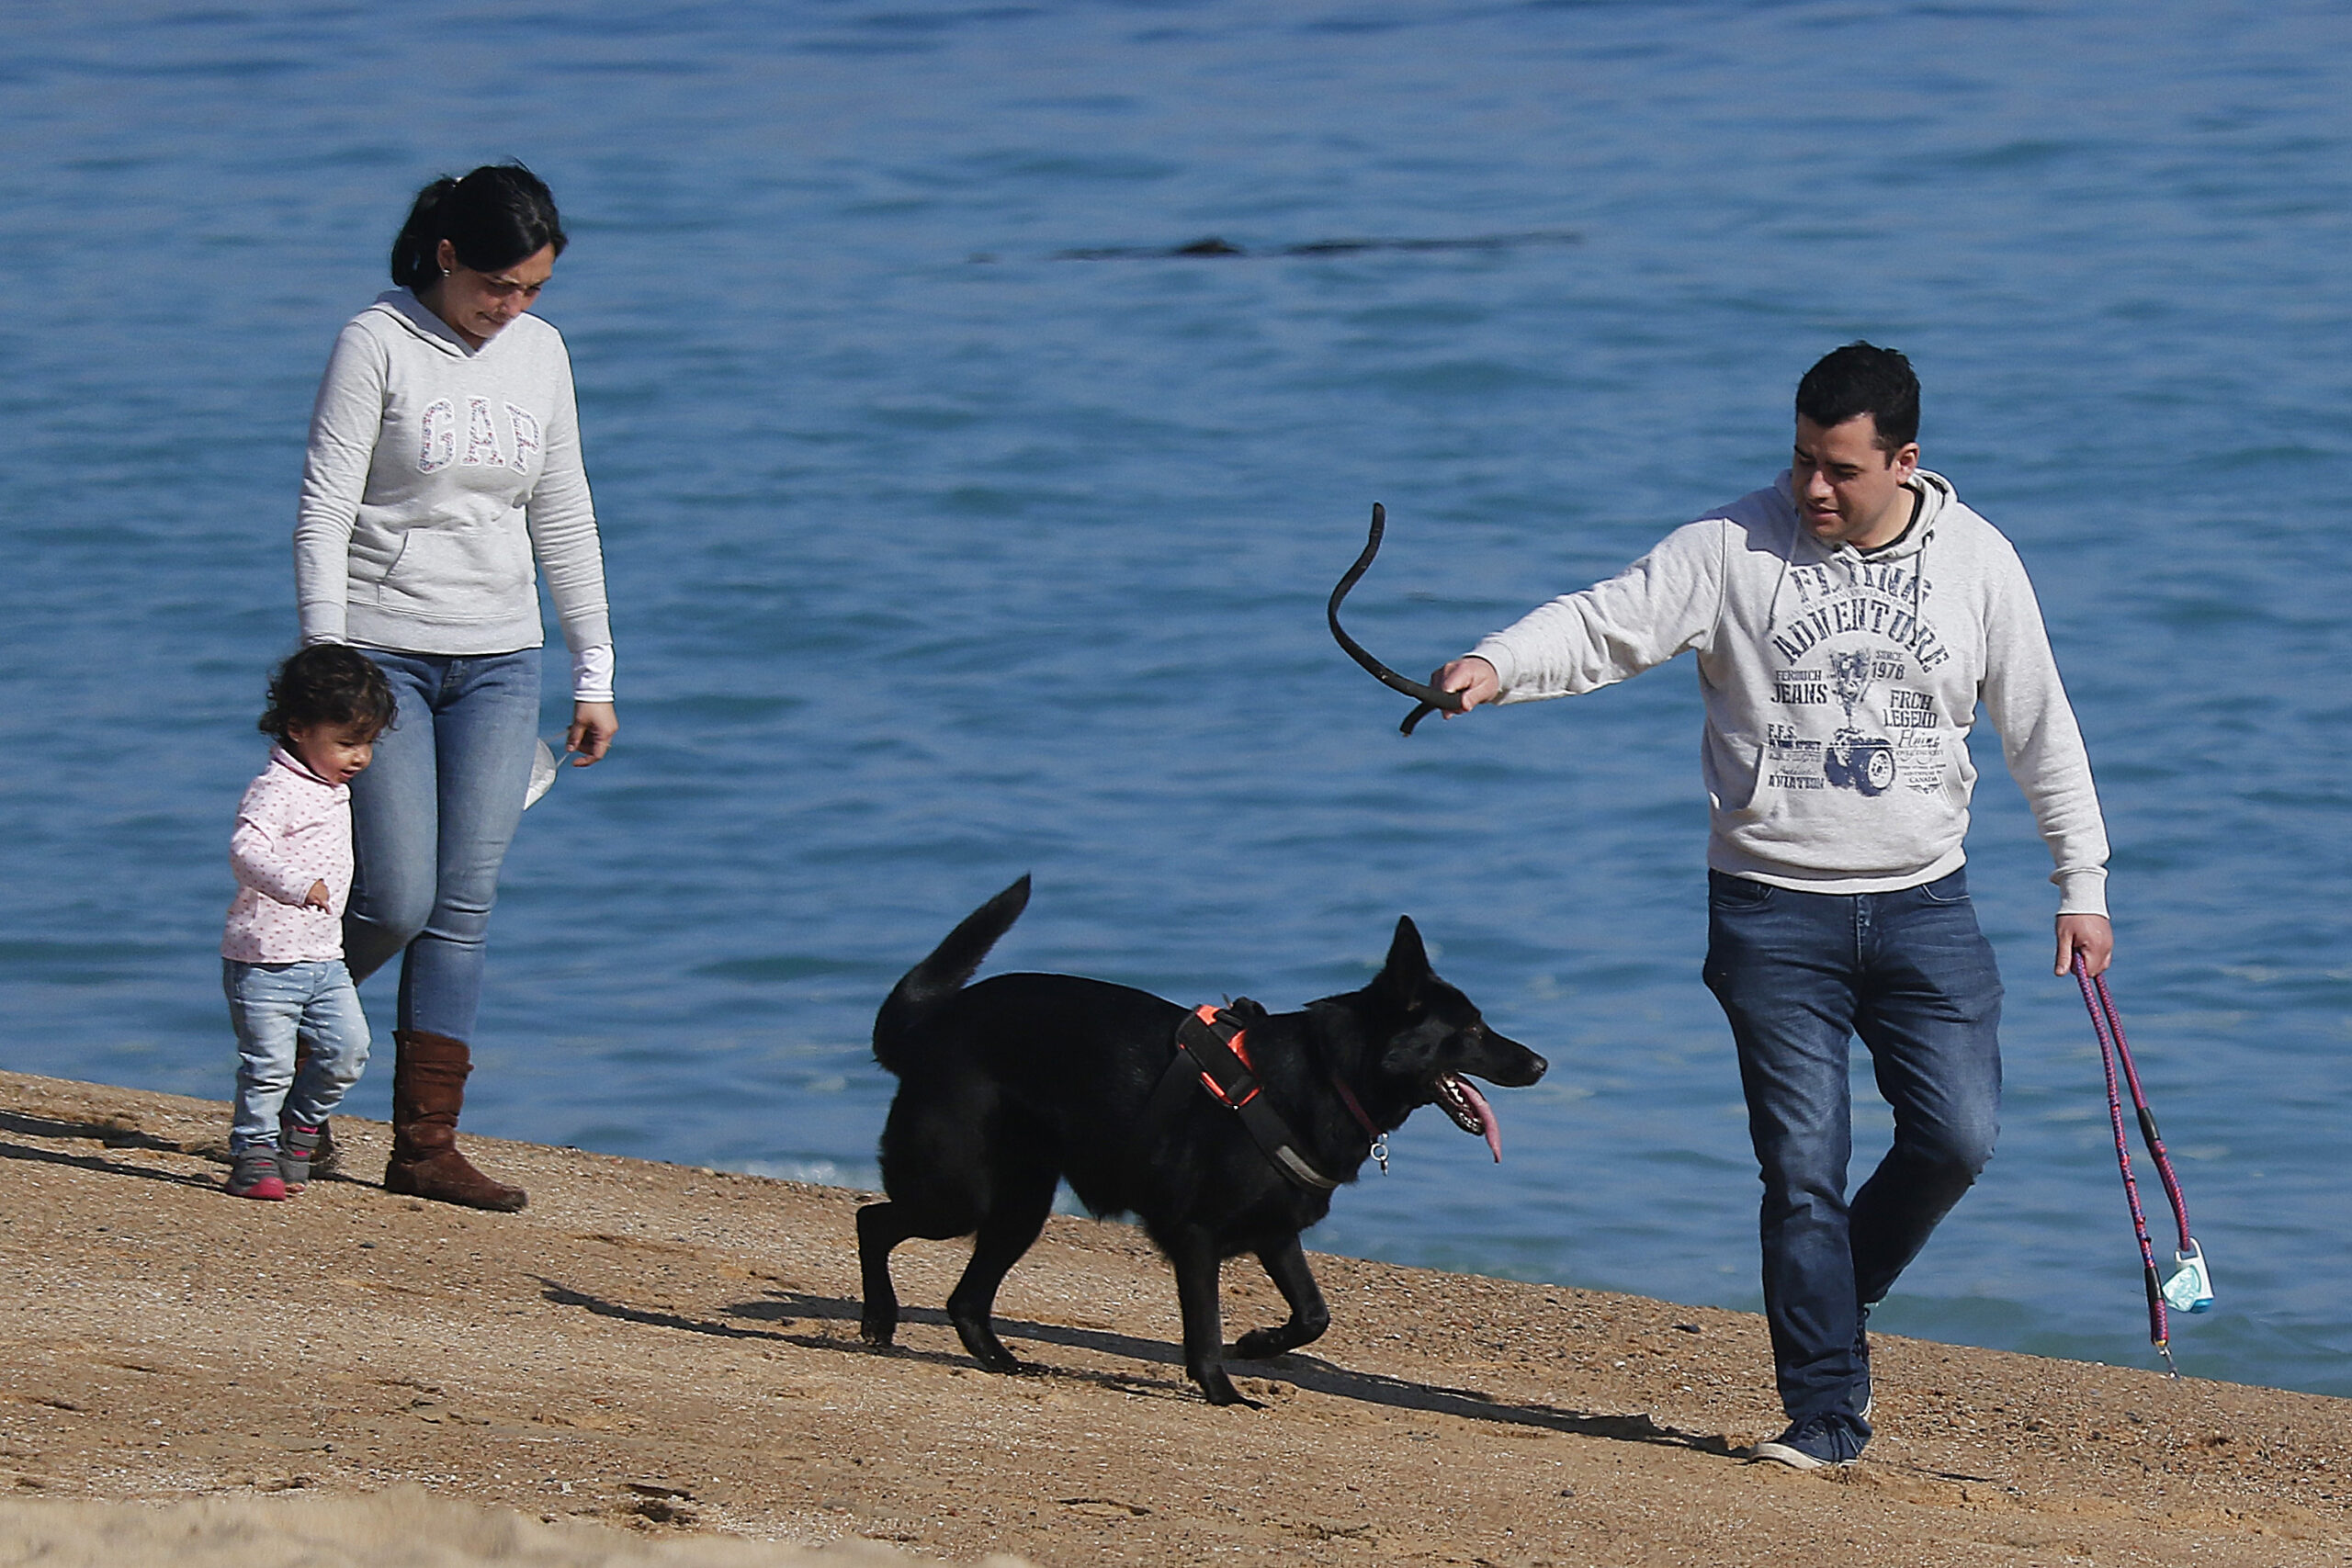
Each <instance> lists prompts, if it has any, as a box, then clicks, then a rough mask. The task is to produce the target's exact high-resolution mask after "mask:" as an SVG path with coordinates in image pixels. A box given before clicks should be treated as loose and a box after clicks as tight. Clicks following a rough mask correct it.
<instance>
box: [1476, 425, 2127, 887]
mask: <svg viewBox="0 0 2352 1568" xmlns="http://www.w3.org/2000/svg"><path fill="white" fill-rule="evenodd" d="M1912 488H1913V489H1914V490H1915V491H1917V493H1918V495H1919V497H1920V505H1919V508H1918V513H1917V516H1916V517H1915V519H1914V520H1913V522H1912V525H1911V526H1910V527H1909V528H1908V529H1907V530H1906V531H1905V534H1904V536H1902V537H1901V538H1899V539H1897V540H1895V541H1894V543H1892V544H1890V545H1886V546H1883V547H1880V548H1878V549H1875V550H1866V551H1865V550H1857V549H1855V548H1854V547H1852V546H1850V545H1835V546H1832V545H1827V544H1825V543H1823V542H1822V541H1821V540H1819V539H1817V538H1816V537H1815V536H1813V535H1812V534H1811V533H1810V532H1808V531H1807V530H1806V529H1804V526H1803V525H1801V524H1800V522H1799V520H1798V517H1797V513H1796V509H1795V507H1794V505H1793V504H1792V502H1791V500H1790V497H1789V489H1788V476H1787V475H1786V474H1782V475H1781V479H1780V481H1779V482H1778V483H1777V484H1775V485H1774V486H1773V487H1772V488H1770V489H1769V490H1759V491H1756V492H1754V493H1753V494H1750V495H1746V496H1743V497H1741V498H1740V499H1739V500H1738V501H1736V502H1733V503H1732V504H1731V505H1730V506H1727V507H1725V508H1724V509H1723V510H1722V511H1720V512H1718V513H1713V514H1711V515H1709V516H1707V517H1703V518H1702V519H1700V520H1699V521H1698V522H1695V523H1691V524H1689V525H1686V526H1684V527H1681V528H1679V529H1677V530H1675V532H1673V533H1672V534H1670V535H1668V536H1667V537H1666V538H1665V539H1664V540H1663V541H1662V542H1660V544H1659V545H1658V547H1657V548H1656V549H1654V550H1652V551H1651V552H1650V553H1649V554H1648V555H1646V556H1645V557H1643V558H1641V559H1640V560H1638V561H1636V562H1634V564H1633V565H1632V566H1631V567H1628V568H1627V569H1626V570H1624V571H1623V572H1622V573H1620V574H1619V575H1617V576H1616V577H1613V578H1611V579H1610V580H1609V581H1606V582H1602V583H1600V584H1597V585H1595V586H1594V587H1591V588H1589V589H1586V590H1585V591H1584V592H1580V593H1571V594H1568V595H1566V596H1565V597H1563V598H1559V599H1555V600H1554V601H1552V602H1551V603H1550V604H1545V605H1543V606H1541V607H1540V608H1538V609H1536V610H1534V611H1532V612H1531V613H1530V614H1529V615H1526V616H1524V617H1522V618H1521V620H1520V621H1519V622H1518V623H1517V624H1516V625H1514V626H1510V628H1509V629H1507V630H1504V631H1500V632H1497V633H1495V634H1494V635H1492V636H1490V637H1487V638H1486V639H1485V640H1484V641H1482V642H1481V643H1479V644H1478V646H1477V647H1476V649H1473V650H1472V651H1473V652H1475V653H1476V655H1477V656H1478V657H1479V658H1481V659H1484V660H1487V662H1489V663H1491V664H1492V665H1493V666H1494V667H1495V672H1496V674H1497V675H1498V677H1499V678H1500V680H1501V683H1502V695H1501V697H1500V699H1499V700H1501V701H1503V702H1507V703H1510V702H1531V701H1535V700H1538V699H1541V698H1545V697H1562V696H1572V695H1576V694H1580V693H1584V692H1589V691H1593V690H1595V689H1597V688H1599V687H1601V686H1606V685H1611V684H1612V683H1614V682H1618V681H1622V680H1624V679H1625V678H1626V677H1627V676H1630V675H1636V674H1639V673H1640V672H1641V671H1645V670H1647V669H1649V668H1651V667H1652V666H1654V665H1657V664H1662V663H1664V662H1665V661H1666V660H1669V659H1671V658H1673V657H1674V656H1675V655H1676V654H1678V653H1680V652H1682V651H1683V650H1684V649H1690V650H1691V651H1693V652H1695V653H1696V654H1697V655H1698V662H1699V686H1700V691H1701V693H1702V695H1703V697H1704V699H1705V704H1706V715H1707V722H1706V737H1705V742H1704V771H1705V776H1706V784H1707V798H1708V802H1709V806H1710V820H1711V824H1712V831H1711V833H1710V835H1709V840H1708V846H1707V863H1708V864H1709V865H1710V866H1712V867H1713V868H1714V869H1715V870H1717V871H1720V872H1724V873H1726V874H1730V875H1733V876H1744V877H1749V878H1752V879H1754V880H1755V881H1758V882H1764V883H1770V884H1771V885H1772V886H1779V887H1792V888H1797V889H1800V890H1803V891H1807V892H1815V893H1875V892H1891V891H1894V890H1895V889H1898V888H1905V887H1912V886H1917V885H1918V884H1920V883H1923V882H1928V881H1932V880H1934V879H1935V878H1937V877H1939V876H1942V875H1944V874H1947V873H1949V872H1951V871H1952V870H1954V869H1955V868H1956V867H1958V866H1959V865H1960V864H1961V863H1962V861H1963V860H1964V859H1965V858H1966V857H1965V854H1964V853H1963V851H1962V839H1963V838H1964V837H1965V836H1966V834H1967V831H1968V806H1969V799H1970V796H1971V794H1972V792H1973V789H1974V787H1975V784H1976V770H1975V768H1974V767H1973V765H1972V764H1971V762H1970V761H1969V754H1968V744H1967V740H1968V732H1969V729H1970V728H1971V727H1972V726H1973V723H1974V722H1975V715H1976V705H1977V704H1978V703H1979V702H1982V703H1983V704H1984V705H1985V711H1986V713H1987V714H1988V715H1989V716H1991V718H1992V720H1993V724H1994V727H1995V728H1996V729H1997V730H1998V731H1999V732H2000V735H2001V738H2002V745H2003V752H2004V755H2005V756H2006V757H2007V761H2008V767H2009V772H2010V773H2011V774H2012V775H2013V776H2015V778H2016V779H2017V781H2018V785H2019V787H2020V788H2021V789H2022V790H2023V791H2024V793H2025V797H2026V799H2027V801H2028V802H2029V803H2030V805H2031V807H2032V808H2033V814H2034V819H2035V821H2036V822H2037V823H2038V824H2039V825H2040V827H2041V836H2042V839H2043V840H2044V841H2045V842H2047V843H2048V845H2049V846H2050V852H2051V856H2052V859H2053V860H2054V861H2055V862H2056V863H2057V870H2056V872H2055V873H2054V874H2052V877H2051V880H2052V882H2054V883H2056V884H2057V885H2058V887H2059V913H2061V914H2089V915H2098V914H2105V913H2106V912H2107V895H2106V886H2107V849H2108V846H2107V829H2106V827H2105V825H2104V824H2103V823H2102V822H2101V820H2100V818H2099V809H2098V795H2097V793H2096V791H2095V790H2094V789H2093V787H2092V784H2091V770H2090V761H2089V758H2088V757H2087V756H2086V754H2085V752H2084V750H2083V740H2082V735H2081V732H2080V731H2079V730H2078V729H2077V728H2075V715H2074V710H2073V709H2072V708H2071V707H2069V706H2068V705H2067V702H2066V693H2065V689H2064V686H2062V685H2061V684H2060V682H2059V679H2058V665H2057V661H2056V660H2054V659H2053V658H2052V655H2051V651H2050V639H2049V637H2048V634H2047V633H2046V632H2045V631H2044V630H2043V628H2042V624H2041V606H2040V605H2039V604H2037V603H2036V601H2035V599H2034V594H2033V585H2032V584H2031V583H2030V581H2027V578H2026V574H2025V567H2024V565H2023V563H2021V562H2020V561H2019V560H2018V555H2017V551H2016V550H2015V549H2014V548H2013V547H2011V546H2010V544H2009V542H2008V540H2007V539H2006V538H2004V537H2002V536H2001V535H2000V533H1999V532H1998V531H1997V530H1996V529H1995V528H1994V527H1993V525H1991V524H1989V523H1987V522H1985V519H1984V518H1982V517H1979V516H1978V515H1977V514H1976V513H1974V512H1972V511H1971V510H1969V509H1968V508H1967V507H1966V506H1964V505H1962V503H1961V502H1960V499H1959V497H1958V496H1957V495H1956V494H1955V493H1954V492H1953V491H1952V487H1951V483H1950V482H1949V481H1947V480H1946V479H1943V478H1942V477H1941V476H1940V475H1937V474H1932V473H1928V472H1927V471H1926V470H1924V469H1923V470H1921V471H1920V472H1919V474H1918V475H1917V478H1916V479H1914V481H1913V485H1912Z"/></svg>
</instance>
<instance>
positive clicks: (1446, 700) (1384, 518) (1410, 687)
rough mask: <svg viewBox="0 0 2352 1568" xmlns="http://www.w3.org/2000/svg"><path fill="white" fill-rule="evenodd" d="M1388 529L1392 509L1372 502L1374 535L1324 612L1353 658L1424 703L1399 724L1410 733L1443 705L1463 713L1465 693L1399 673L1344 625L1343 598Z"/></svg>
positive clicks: (1401, 731)
mask: <svg viewBox="0 0 2352 1568" xmlns="http://www.w3.org/2000/svg"><path fill="white" fill-rule="evenodd" d="M1387 531H1388V509H1387V508H1386V507H1385V506H1383V505H1381V504H1380V502H1376V501H1375V502H1373V503H1372V535H1371V536H1370V537H1369V538H1367V539H1365V540H1364V542H1363V554H1362V555H1360V556H1358V557H1356V564H1355V565H1353V566H1351V567H1350V568H1348V570H1347V573H1346V575H1345V576H1343V577H1341V578H1340V585H1339V586H1338V587H1337V588H1334V589H1332V590H1331V602H1330V604H1328V605H1326V606H1325V607H1324V612H1323V613H1324V617H1325V619H1327V620H1329V622H1330V623H1331V635H1332V636H1333V637H1337V638H1338V639H1339V643H1340V647H1341V648H1343V649H1346V650H1347V654H1348V657H1349V658H1351V659H1352V660H1355V661H1356V662H1357V663H1358V664H1361V665H1363V667H1364V670H1365V671H1367V672H1368V673H1369V674H1370V675H1371V676H1372V678H1373V679H1374V680H1375V681H1378V682H1380V683H1381V684H1382V685H1384V686H1386V687H1387V688H1388V689H1389V690H1391V691H1394V692H1402V693H1404V694H1405V695H1407V696H1408V697H1411V698H1412V699H1414V700H1415V701H1416V702H1418V703H1419V704H1420V706H1419V707H1417V708H1415V709H1414V710H1413V711H1412V712H1411V713H1410V714H1409V715H1408V716H1406V719H1405V722H1404V723H1403V724H1402V725H1400V726H1398V727H1397V733H1398V734H1400V735H1410V734H1412V733H1413V727H1414V726H1415V725H1417V724H1419V723H1420V722H1421V720H1423V719H1425V718H1427V717H1428V716H1430V715H1431V714H1433V713H1436V712H1439V711H1440V710H1441V709H1442V710H1443V711H1444V712H1446V713H1460V712H1461V711H1462V694H1461V693H1459V692H1441V691H1439V690H1438V689H1437V688H1436V687H1435V686H1432V685H1430V684H1429V683H1428V682H1423V681H1415V680H1412V679H1410V678H1409V677H1407V676H1404V675H1399V674H1398V673H1397V671H1394V670H1391V669H1390V668H1388V666H1387V665H1385V664H1383V663H1382V662H1381V661H1380V660H1377V659H1374V657H1373V656H1372V655H1371V654H1369V653H1367V652H1365V651H1364V648H1363V644H1362V643H1360V642H1358V641H1356V639H1355V638H1353V637H1350V636H1349V635H1348V634H1347V631H1346V629H1345V628H1344V627H1342V626H1340V600H1342V599H1345V598H1346V597H1347V596H1348V590H1349V589H1351V588H1353V587H1354V586H1355V585H1356V582H1357V581H1358V580H1359V579H1360V578H1362V577H1363V574H1364V570H1365V569H1366V568H1368V567H1370V566H1371V565H1372V559H1373V558H1374V556H1376V555H1378V554H1379V553H1380V536H1381V535H1383V534H1385V533H1386V532H1387Z"/></svg>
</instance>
